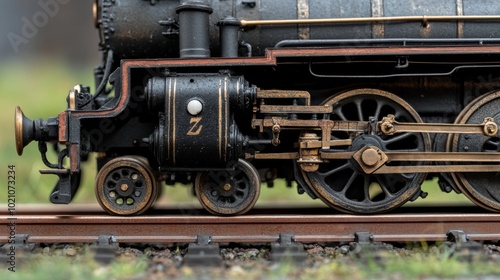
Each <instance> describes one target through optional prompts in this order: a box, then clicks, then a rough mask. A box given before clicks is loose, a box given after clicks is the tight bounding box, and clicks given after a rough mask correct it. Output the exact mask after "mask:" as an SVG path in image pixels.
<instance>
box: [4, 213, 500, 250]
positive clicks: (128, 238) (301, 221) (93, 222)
mask: <svg viewBox="0 0 500 280" xmlns="http://www.w3.org/2000/svg"><path fill="white" fill-rule="evenodd" d="M18 209H19V210H18V211H16V213H15V215H14V216H9V215H7V214H6V213H5V212H4V213H2V214H1V215H0V220H1V223H2V224H3V225H4V226H2V227H0V243H7V241H8V238H9V232H10V230H11V229H10V228H9V226H8V225H9V223H11V222H15V234H16V235H19V236H24V237H25V239H26V240H25V242H29V243H94V242H96V240H98V238H99V237H101V236H111V237H112V238H113V240H114V241H115V242H118V243H150V244H153V243H155V244H156V243H164V244H172V243H192V242H196V241H197V239H198V238H199V236H200V235H201V236H209V237H210V240H211V243H228V242H239V243H272V242H278V241H279V239H280V236H281V235H282V234H288V235H289V236H291V237H292V240H293V241H295V242H298V243H313V242H350V241H355V240H356V238H357V233H360V232H363V233H365V234H368V236H370V241H381V242H404V241H424V240H425V241H442V240H447V238H448V237H447V234H448V233H449V232H450V231H461V232H463V233H465V234H466V236H467V238H468V239H469V240H473V241H484V240H490V241H491V240H500V214H495V213H486V212H484V211H483V210H481V209H479V208H477V207H461V208H453V207H448V208H445V207H440V208H402V209H400V210H398V211H397V212H391V213H388V214H383V215H371V216H366V215H364V216H356V215H347V214H341V213H336V212H333V211H332V209H325V208H307V209H300V208H299V209H255V210H252V211H251V212H250V213H249V214H248V215H244V216H236V217H217V216H213V215H209V214H206V212H204V211H202V210H200V209H172V208H170V209H166V208H162V209H154V210H152V211H150V212H148V213H147V214H146V215H143V216H137V217H117V216H109V215H107V214H105V213H104V212H102V210H99V209H97V208H95V207H94V208H86V207H78V206H77V207H64V208H60V209H61V210H60V211H57V210H54V207H50V208H48V207H42V208H40V207H18Z"/></svg>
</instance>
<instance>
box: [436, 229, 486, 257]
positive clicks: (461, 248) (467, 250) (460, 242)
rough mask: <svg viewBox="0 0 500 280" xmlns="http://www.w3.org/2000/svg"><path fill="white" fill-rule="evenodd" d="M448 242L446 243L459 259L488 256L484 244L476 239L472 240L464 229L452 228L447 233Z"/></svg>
mask: <svg viewBox="0 0 500 280" xmlns="http://www.w3.org/2000/svg"><path fill="white" fill-rule="evenodd" d="M446 239H447V242H446V243H445V245H447V246H448V248H450V249H452V251H453V254H456V255H457V256H458V258H459V259H462V260H466V261H472V260H476V259H477V258H482V257H486V255H485V254H484V250H483V245H482V244H481V243H479V242H476V241H470V240H469V237H468V236H467V234H466V233H465V232H464V231H461V230H450V231H448V233H446Z"/></svg>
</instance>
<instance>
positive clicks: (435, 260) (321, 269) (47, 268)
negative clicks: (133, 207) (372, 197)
mask: <svg viewBox="0 0 500 280" xmlns="http://www.w3.org/2000/svg"><path fill="white" fill-rule="evenodd" d="M441 248H442V247H437V246H434V245H433V246H428V247H420V248H415V249H413V250H411V251H409V250H407V249H398V250H399V251H398V250H393V251H391V252H389V253H387V254H385V255H384V256H383V257H382V258H370V257H363V258H358V257H356V256H355V255H353V254H347V255H343V254H332V255H326V256H325V255H324V256H322V257H318V255H310V256H309V257H308V259H307V261H306V262H305V263H303V264H296V263H292V262H289V261H283V262H281V263H270V262H269V261H267V260H266V259H261V258H257V259H246V260H245V261H243V262H239V263H236V264H235V263H232V264H230V263H228V264H227V265H226V266H225V267H217V266H216V267H209V268H190V267H186V266H180V267H179V266H177V265H176V264H175V262H172V260H171V259H170V258H169V257H157V256H156V257H152V254H148V251H151V250H149V249H146V250H145V251H144V252H142V251H137V250H136V251H137V252H139V253H134V254H130V253H127V250H121V251H120V253H118V256H117V257H116V259H115V260H114V261H113V262H111V264H109V265H102V264H99V263H97V262H96V261H95V260H94V259H93V253H92V252H90V251H89V250H88V246H85V247H84V248H83V250H81V251H79V252H78V254H76V255H75V256H71V257H69V256H64V253H63V252H64V251H63V250H54V251H51V253H50V254H42V253H40V252H39V253H37V254H33V255H31V256H29V257H28V258H26V259H25V262H24V263H22V264H21V265H20V266H18V267H17V270H16V272H15V273H12V272H8V271H6V272H3V271H2V275H3V276H2V279H33V277H34V275H36V279H47V280H48V279H53V280H58V279H165V278H169V279H170V278H175V279H212V278H217V279H234V278H241V279H352V280H356V279H425V278H432V279H456V278H467V277H473V278H474V279H477V278H479V277H485V276H491V277H493V276H498V275H500V266H498V265H497V264H496V263H495V261H494V260H491V259H488V258H487V256H486V255H478V258H475V259H473V261H472V262H469V261H465V260H463V259H461V258H460V257H459V256H458V255H453V254H452V251H450V250H448V249H445V250H443V249H441ZM75 264H78V265H75ZM0 269H6V268H5V267H0Z"/></svg>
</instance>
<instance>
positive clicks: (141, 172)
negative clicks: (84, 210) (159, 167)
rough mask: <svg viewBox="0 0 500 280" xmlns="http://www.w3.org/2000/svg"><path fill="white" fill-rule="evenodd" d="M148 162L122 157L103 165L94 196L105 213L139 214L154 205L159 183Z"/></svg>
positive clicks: (98, 175)
mask: <svg viewBox="0 0 500 280" xmlns="http://www.w3.org/2000/svg"><path fill="white" fill-rule="evenodd" d="M146 162H147V161H145V160H143V159H140V158H136V157H119V158H115V159H113V160H110V161H109V162H107V163H106V164H105V165H104V166H103V167H102V168H101V170H100V171H99V173H98V174H97V178H96V188H95V195H96V198H97V201H98V202H99V204H100V205H101V207H102V208H103V209H104V210H105V211H106V212H108V213H110V214H114V215H138V214H141V213H143V212H144V211H146V210H147V209H149V208H150V207H151V205H152V204H153V203H154V202H155V200H156V198H157V196H158V183H157V181H156V178H155V176H154V175H153V171H152V170H151V167H149V165H148V164H147V163H146Z"/></svg>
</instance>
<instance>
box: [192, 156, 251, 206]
mask: <svg viewBox="0 0 500 280" xmlns="http://www.w3.org/2000/svg"><path fill="white" fill-rule="evenodd" d="M195 191H196V196H197V197H198V200H199V201H200V203H201V205H202V206H203V207H204V208H205V209H206V210H207V211H209V212H210V213H212V214H215V215H241V214H244V213H246V212H248V211H249V210H250V209H252V208H253V206H254V205H255V203H256V202H257V199H258V197H259V193H260V177H259V174H258V173H257V170H255V168H254V167H253V166H252V165H251V164H250V163H248V162H247V161H245V160H242V159H240V160H239V161H238V163H237V164H236V165H235V170H234V171H233V172H228V171H219V172H217V171H214V172H202V173H199V174H198V175H197V176H196V180H195Z"/></svg>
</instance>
